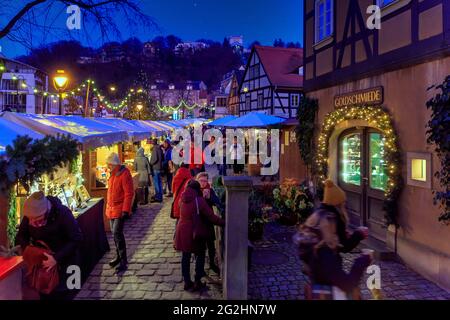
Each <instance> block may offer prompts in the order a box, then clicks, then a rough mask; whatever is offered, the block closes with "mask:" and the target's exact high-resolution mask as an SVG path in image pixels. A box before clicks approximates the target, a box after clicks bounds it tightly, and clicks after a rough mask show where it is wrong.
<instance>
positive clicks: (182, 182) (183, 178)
mask: <svg viewBox="0 0 450 320" xmlns="http://www.w3.org/2000/svg"><path fill="white" fill-rule="evenodd" d="M191 179H192V176H191V171H190V170H189V165H188V164H182V165H181V166H180V168H178V170H177V172H176V174H175V176H174V177H173V181H172V191H173V207H172V212H171V214H170V216H171V217H172V218H173V219H177V220H178V219H179V218H180V198H181V195H182V194H183V192H184V189H185V188H186V185H187V183H188V182H189V180H191Z"/></svg>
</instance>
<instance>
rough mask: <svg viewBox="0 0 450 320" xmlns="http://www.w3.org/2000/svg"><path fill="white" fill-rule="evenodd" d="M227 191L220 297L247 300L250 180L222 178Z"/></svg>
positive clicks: (244, 178)
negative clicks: (222, 295)
mask: <svg viewBox="0 0 450 320" xmlns="http://www.w3.org/2000/svg"><path fill="white" fill-rule="evenodd" d="M223 179H224V184H225V188H226V213H225V217H226V218H225V255H224V277H223V281H224V283H223V294H224V299H226V300H246V299H247V272H248V198H249V195H250V191H251V188H252V180H251V179H250V178H248V177H242V176H241V177H224V178H223Z"/></svg>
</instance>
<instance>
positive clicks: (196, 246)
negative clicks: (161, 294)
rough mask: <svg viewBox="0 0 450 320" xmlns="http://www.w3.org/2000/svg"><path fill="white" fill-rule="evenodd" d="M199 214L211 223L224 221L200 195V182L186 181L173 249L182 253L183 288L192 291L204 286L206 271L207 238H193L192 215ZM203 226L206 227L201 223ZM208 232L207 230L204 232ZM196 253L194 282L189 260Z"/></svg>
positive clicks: (221, 224) (223, 222) (218, 223)
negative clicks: (202, 279)
mask: <svg viewBox="0 0 450 320" xmlns="http://www.w3.org/2000/svg"><path fill="white" fill-rule="evenodd" d="M196 214H200V215H201V218H202V219H205V220H207V221H209V222H210V223H212V224H215V225H220V226H224V225H225V221H224V220H223V219H221V218H220V217H218V216H216V215H215V214H214V212H213V210H212V209H211V207H210V206H209V205H208V204H207V203H206V200H205V199H204V198H203V197H202V192H201V189H200V184H199V183H198V182H197V181H195V180H192V181H190V182H189V183H188V185H187V188H186V190H185V192H184V193H183V195H182V196H181V201H180V220H179V222H178V224H177V231H176V235H175V249H176V250H177V251H181V252H182V253H183V255H182V259H181V272H182V274H183V279H184V290H191V289H193V290H194V291H197V290H201V289H202V288H205V287H206V285H205V284H204V283H202V282H201V278H203V277H204V276H205V275H206V273H205V270H204V267H205V254H206V241H207V239H194V215H196ZM203 227H206V226H205V225H203ZM202 233H208V230H206V232H202ZM192 253H194V254H195V255H196V262H195V283H194V282H192V281H191V273H190V267H191V266H190V262H191V254H192Z"/></svg>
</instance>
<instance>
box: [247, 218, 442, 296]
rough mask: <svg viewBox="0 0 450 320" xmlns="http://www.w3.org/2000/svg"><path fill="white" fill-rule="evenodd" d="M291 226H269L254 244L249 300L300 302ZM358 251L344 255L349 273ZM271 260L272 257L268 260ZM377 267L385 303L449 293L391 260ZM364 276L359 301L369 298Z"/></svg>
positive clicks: (300, 283)
mask: <svg viewBox="0 0 450 320" xmlns="http://www.w3.org/2000/svg"><path fill="white" fill-rule="evenodd" d="M294 232H295V228H294V227H286V226H280V225H278V224H277V223H270V224H268V225H267V226H266V230H265V235H264V239H263V240H262V241H259V242H257V243H255V251H254V255H253V263H252V269H251V271H250V272H249V299H255V300H272V299H273V300H296V299H304V298H305V297H304V292H303V290H304V289H303V288H304V284H305V281H306V277H305V276H304V275H303V274H302V273H301V262H300V260H299V258H298V255H297V252H296V248H295V246H294V245H293V244H292V241H291V239H292V235H293V234H294ZM359 254H360V251H359V250H358V248H357V249H356V250H355V251H354V252H353V253H351V254H346V255H344V268H345V269H346V270H347V271H349V269H350V268H351V265H352V263H353V260H354V259H355V258H356V257H358V256H359ZM271 257H272V258H271ZM377 264H378V265H379V266H380V268H381V287H382V296H383V298H384V299H385V300H416V299H417V300H450V293H448V292H446V291H444V290H443V289H441V288H440V287H438V286H437V285H435V284H434V283H432V282H430V281H428V280H426V279H424V278H423V277H421V276H420V275H419V274H417V273H416V272H414V271H412V270H410V269H408V268H407V267H406V266H405V265H404V264H401V263H399V262H395V261H381V262H377ZM367 277H368V275H365V277H364V280H363V281H362V282H361V292H362V294H363V299H365V300H366V299H372V295H371V293H370V292H369V290H368V289H367V287H366V286H365V283H366V280H367Z"/></svg>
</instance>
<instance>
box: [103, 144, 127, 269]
mask: <svg viewBox="0 0 450 320" xmlns="http://www.w3.org/2000/svg"><path fill="white" fill-rule="evenodd" d="M106 162H107V165H108V168H109V170H110V171H111V177H110V178H109V180H108V195H107V199H106V217H107V218H108V219H109V220H110V225H111V232H112V234H113V236H114V243H115V245H116V253H117V255H116V258H115V259H113V260H112V261H111V262H110V263H109V265H110V266H111V268H114V267H117V268H116V270H117V271H118V272H121V271H125V270H126V269H127V265H128V259H127V248H126V243H125V236H124V234H123V225H124V223H125V220H124V219H125V218H126V217H127V216H129V215H131V207H132V204H133V197H134V188H133V178H132V177H131V173H130V170H128V169H127V168H126V167H125V166H123V165H122V164H121V162H120V159H119V156H118V155H117V154H116V153H112V154H111V155H109V157H108V158H107V160H106Z"/></svg>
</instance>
